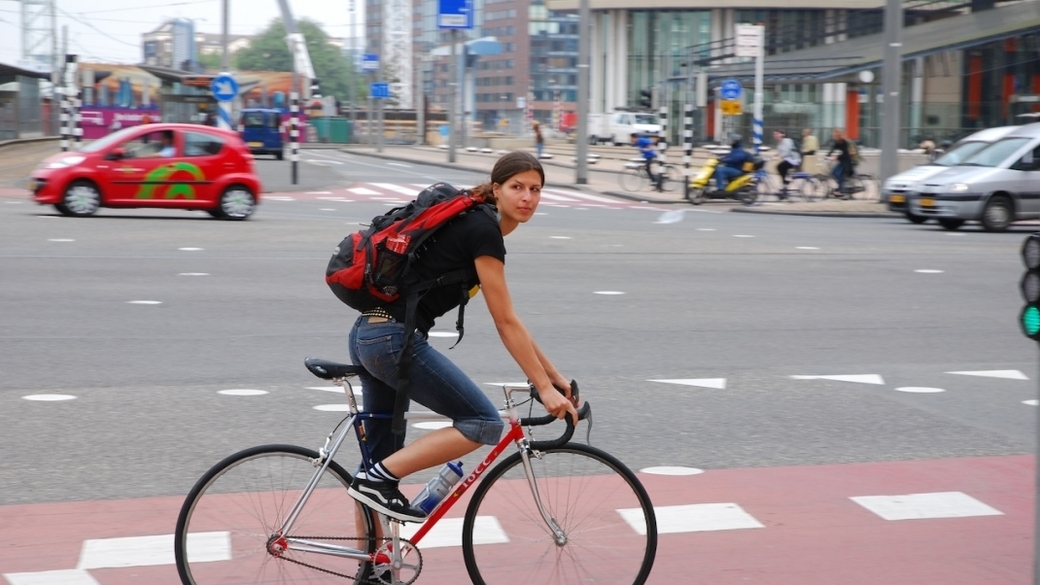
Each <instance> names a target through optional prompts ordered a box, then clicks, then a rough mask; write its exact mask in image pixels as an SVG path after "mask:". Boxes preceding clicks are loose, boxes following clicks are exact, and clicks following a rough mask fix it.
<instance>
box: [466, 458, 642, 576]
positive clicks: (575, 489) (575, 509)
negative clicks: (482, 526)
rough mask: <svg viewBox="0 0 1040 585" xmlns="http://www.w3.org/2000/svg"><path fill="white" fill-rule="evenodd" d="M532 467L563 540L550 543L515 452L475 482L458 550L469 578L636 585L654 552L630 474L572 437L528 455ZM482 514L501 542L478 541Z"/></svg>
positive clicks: (638, 487)
mask: <svg viewBox="0 0 1040 585" xmlns="http://www.w3.org/2000/svg"><path fill="white" fill-rule="evenodd" d="M531 466H532V469H533V470H534V474H535V476H536V479H535V482H536V484H537V486H538V492H539V494H540V496H541V500H542V503H543V505H544V506H545V509H546V511H547V513H548V514H549V516H550V517H552V518H555V519H556V521H557V522H558V523H559V524H560V527H561V528H562V529H563V531H564V532H565V533H566V538H567V541H566V543H565V544H563V545H557V544H556V542H555V540H554V539H553V537H552V534H551V533H550V531H549V530H548V528H547V527H546V525H545V522H544V521H543V520H542V516H541V514H540V513H539V511H538V508H537V506H536V504H535V501H534V498H533V497H532V494H531V488H530V485H529V483H528V480H527V476H526V474H525V473H524V469H523V463H522V460H521V458H520V453H514V454H512V455H510V456H509V457H507V458H506V459H505V460H504V461H502V463H500V464H499V465H497V466H496V467H495V468H494V469H492V470H491V472H490V473H489V475H488V476H487V478H485V479H484V481H482V482H481V483H480V485H479V486H477V489H476V491H475V492H474V494H473V499H472V500H471V501H470V503H469V507H468V508H467V509H466V517H465V520H464V521H463V527H462V556H463V558H464V559H465V561H466V570H467V572H468V573H469V577H470V579H471V580H472V581H473V584H474V585H504V584H507V583H509V584H512V583H611V584H615V585H622V584H624V585H627V584H629V583H631V584H632V585H643V583H644V582H646V579H647V577H648V576H649V575H650V569H651V568H653V564H654V557H655V555H656V553H657V519H656V517H655V516H654V509H653V506H652V504H651V503H650V497H649V496H648V495H647V494H646V490H645V489H644V488H643V486H642V484H640V483H639V480H638V479H637V478H636V476H635V474H634V473H632V471H631V470H629V469H628V468H627V467H625V465H624V464H623V463H621V462H620V461H618V460H617V459H616V458H614V457H613V456H611V455H609V454H608V453H605V452H603V451H601V450H599V449H596V448H595V447H590V446H587V445H580V444H576V443H568V444H567V445H564V446H563V447H559V448H555V449H549V450H546V451H543V452H542V453H541V457H537V458H536V457H534V456H532V457H531ZM488 517H493V518H494V519H496V520H497V522H498V525H500V526H501V529H502V532H503V533H504V534H505V536H506V538H507V539H508V542H498V543H495V544H490V543H487V544H480V543H478V542H477V537H476V536H475V535H474V531H475V528H476V524H477V521H478V520H480V519H484V520H483V522H484V523H490V522H489V521H488V520H487V519H488Z"/></svg>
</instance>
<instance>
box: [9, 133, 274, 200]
mask: <svg viewBox="0 0 1040 585" xmlns="http://www.w3.org/2000/svg"><path fill="white" fill-rule="evenodd" d="M29 189H30V190H31V191H32V192H33V200H34V201H36V202H37V203H39V204H41V205H53V206H54V207H56V208H57V209H58V211H60V212H61V213H62V214H64V215H71V216H77V217H82V216H87V215H91V214H93V213H94V212H96V211H97V210H98V209H99V208H101V207H158V208H167V209H200V210H203V211H206V212H208V213H209V214H210V215H212V216H213V217H216V218H220V219H235V220H241V219H246V218H247V217H249V216H250V215H252V213H253V210H254V209H255V208H256V205H257V203H259V201H260V179H259V177H257V175H256V171H255V170H254V168H253V155H252V154H251V153H250V152H249V147H248V146H246V145H245V143H244V142H242V139H241V138H239V136H238V135H237V134H236V133H234V132H230V131H227V130H221V129H218V128H213V127H210V126H199V125H195V124H148V125H144V126H134V127H132V128H126V129H124V130H120V131H118V132H115V133H113V134H110V135H108V136H106V137H104V138H101V139H99V140H96V141H94V142H91V143H90V144H87V145H86V146H85V147H83V149H81V150H79V151H76V152H71V151H70V152H63V153H61V154H56V155H54V156H51V157H48V158H47V159H46V160H44V161H43V162H41V163H40V165H39V166H37V167H36V170H34V171H33V173H32V178H31V179H30V181H29Z"/></svg>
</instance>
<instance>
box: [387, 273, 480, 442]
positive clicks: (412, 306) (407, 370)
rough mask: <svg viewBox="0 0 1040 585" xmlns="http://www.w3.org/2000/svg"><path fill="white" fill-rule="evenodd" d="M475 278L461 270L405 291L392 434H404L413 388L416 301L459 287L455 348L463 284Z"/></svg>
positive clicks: (465, 294) (465, 298) (464, 295)
mask: <svg viewBox="0 0 1040 585" xmlns="http://www.w3.org/2000/svg"><path fill="white" fill-rule="evenodd" d="M474 276H476V273H475V271H474V270H473V269H471V268H462V269H459V270H453V271H451V272H448V273H446V274H442V275H441V276H440V277H438V278H435V279H433V280H428V281H426V282H423V283H421V284H418V285H416V286H410V287H408V288H409V292H408V294H407V296H406V297H405V311H404V343H403V344H402V346H401V353H400V354H399V355H398V356H397V379H398V381H399V382H400V383H399V385H398V388H397V394H396V396H394V418H393V423H392V424H391V426H390V430H391V432H392V433H393V434H395V435H403V434H404V431H405V425H404V413H405V410H407V409H408V389H409V387H410V386H411V384H412V354H413V351H412V348H413V343H412V340H413V338H414V337H415V320H416V313H417V311H418V309H419V300H420V299H422V297H423V295H425V294H426V293H427V292H429V291H430V290H432V289H434V288H438V287H441V286H446V285H449V284H454V283H460V284H461V288H462V302H461V303H460V304H459V318H458V321H456V323H455V329H456V330H458V332H459V339H458V341H456V342H455V345H458V343H459V341H462V335H463V329H462V316H463V314H464V312H465V307H466V303H467V302H468V301H469V294H468V292H469V291H468V290H467V287H466V283H467V282H469V281H470V280H472V279H473V277H474ZM455 345H452V347H455Z"/></svg>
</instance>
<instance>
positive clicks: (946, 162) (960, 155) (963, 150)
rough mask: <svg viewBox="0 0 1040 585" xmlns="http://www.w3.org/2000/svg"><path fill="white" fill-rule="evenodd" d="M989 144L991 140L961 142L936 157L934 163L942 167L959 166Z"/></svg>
mask: <svg viewBox="0 0 1040 585" xmlns="http://www.w3.org/2000/svg"><path fill="white" fill-rule="evenodd" d="M987 145H989V142H977V141H976V142H961V143H960V144H958V145H956V146H954V147H953V148H951V149H950V150H948V151H946V154H944V155H942V156H940V157H939V158H937V159H935V162H933V163H932V164H933V165H937V166H940V167H953V166H957V165H959V164H961V163H963V162H964V161H966V160H968V159H969V158H971V157H972V156H973V155H974V154H975V153H976V152H978V151H980V150H982V149H983V148H986V146H987Z"/></svg>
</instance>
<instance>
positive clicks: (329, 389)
mask: <svg viewBox="0 0 1040 585" xmlns="http://www.w3.org/2000/svg"><path fill="white" fill-rule="evenodd" d="M307 389H308V390H321V391H322V392H340V393H342V392H343V388H341V387H339V386H307ZM360 391H361V387H360V386H359V387H357V388H355V389H354V392H355V393H357V392H360Z"/></svg>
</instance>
